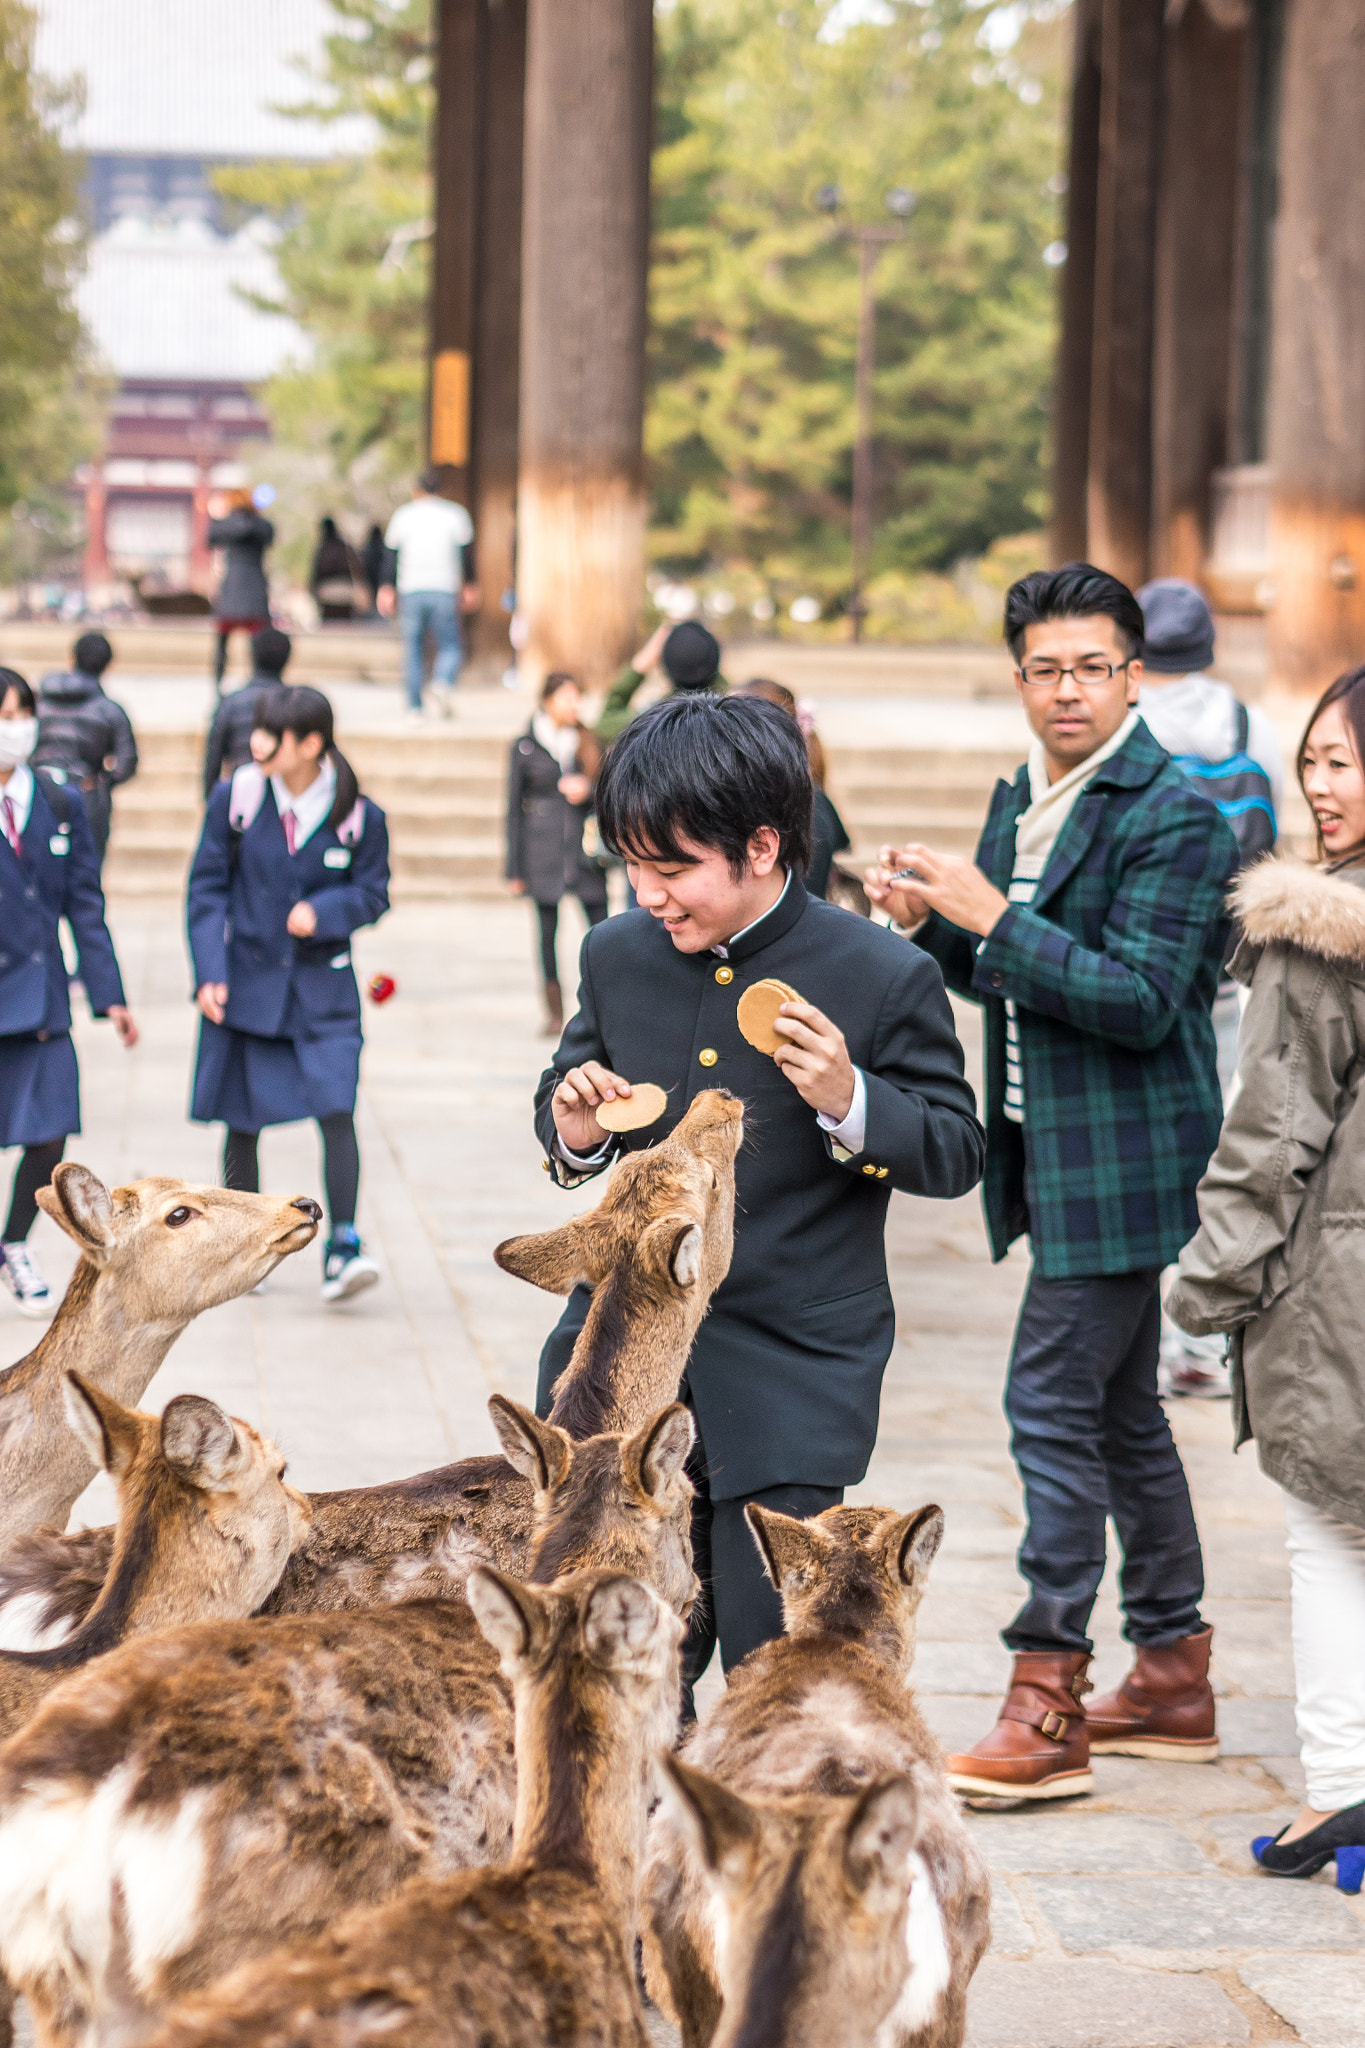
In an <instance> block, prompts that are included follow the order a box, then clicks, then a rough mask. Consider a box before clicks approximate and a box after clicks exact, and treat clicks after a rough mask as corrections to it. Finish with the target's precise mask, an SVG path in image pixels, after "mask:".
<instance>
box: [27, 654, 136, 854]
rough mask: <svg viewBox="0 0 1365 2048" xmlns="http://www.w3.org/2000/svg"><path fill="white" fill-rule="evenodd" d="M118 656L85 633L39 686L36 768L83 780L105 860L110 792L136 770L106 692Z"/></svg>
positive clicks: (122, 723) (123, 719) (129, 733)
mask: <svg viewBox="0 0 1365 2048" xmlns="http://www.w3.org/2000/svg"><path fill="white" fill-rule="evenodd" d="M113 658H114V650H113V648H112V647H111V646H110V645H109V642H108V641H107V640H106V639H105V637H104V635H103V633H82V634H81V637H80V639H79V640H78V641H77V642H76V644H75V646H74V647H73V648H72V650H71V662H72V666H71V668H70V670H69V671H68V672H66V673H65V674H57V675H50V676H44V677H43V680H42V681H41V683H39V685H38V744H37V746H36V747H35V748H34V751H33V765H34V767H35V768H46V769H47V770H48V771H49V772H50V773H54V774H55V775H57V776H62V775H65V776H68V777H70V778H72V779H73V780H75V781H76V782H78V783H79V784H80V790H81V795H82V797H83V798H84V802H85V815H86V818H87V819H88V821H89V824H90V830H91V833H92V835H93V837H94V841H95V851H96V853H97V854H98V856H99V859H100V863H101V865H103V862H104V855H105V851H106V849H107V847H108V845H109V825H110V820H111V816H112V810H113V800H112V796H111V792H112V791H113V790H115V789H117V788H118V787H119V786H120V784H122V783H125V782H131V781H132V779H133V777H134V776H135V775H136V774H137V741H136V739H135V738H134V736H133V727H132V722H131V720H130V719H129V717H128V713H127V712H126V711H125V710H124V708H123V706H122V705H121V704H115V702H114V701H113V699H112V697H106V696H105V694H104V684H103V681H102V678H103V676H104V673H105V670H106V669H107V668H108V666H109V664H110V662H111V661H112V660H113Z"/></svg>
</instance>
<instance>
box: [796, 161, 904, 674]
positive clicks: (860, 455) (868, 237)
mask: <svg viewBox="0 0 1365 2048" xmlns="http://www.w3.org/2000/svg"><path fill="white" fill-rule="evenodd" d="M815 203H816V205H817V206H818V207H819V209H820V211H821V212H822V213H828V214H831V215H832V214H835V213H837V212H838V210H839V205H840V197H839V188H838V186H837V185H822V186H821V188H820V190H819V191H818V192H817V193H816V195H815ZM918 204H919V195H918V193H915V192H911V191H910V190H908V188H907V187H906V186H904V185H897V186H895V187H893V189H892V190H891V191H890V192H888V193H887V195H886V210H887V212H888V213H892V214H895V215H896V217H897V219H898V220H900V221H906V220H908V219H909V217H910V215H911V214H912V213H913V212H914V210H915V208H916V206H917V205H918ZM839 234H840V237H841V239H842V240H844V241H848V242H856V243H857V245H858V343H857V355H856V358H855V363H854V372H853V409H854V417H855V438H854V442H853V506H852V512H851V516H850V519H849V542H850V554H851V557H852V571H853V588H852V593H851V595H850V597H849V603H848V611H849V617H850V618H851V619H852V621H853V638H854V639H855V641H856V640H861V639H862V637H863V619H864V617H865V616H866V612H867V607H866V605H865V603H864V602H863V586H864V584H865V583H866V581H867V570H868V563H869V562H870V560H871V555H872V397H873V392H872V385H873V377H874V374H875V371H876V367H877V300H876V295H875V293H874V292H873V289H872V273H873V271H874V270H875V269H876V267H877V258H878V257H879V256H880V255H881V253H882V250H883V249H884V248H885V247H886V245H887V243H888V242H899V241H900V240H902V238H903V237H904V234H905V229H904V227H885V228H883V227H873V226H871V225H858V224H850V225H848V226H846V227H842V228H840V230H839Z"/></svg>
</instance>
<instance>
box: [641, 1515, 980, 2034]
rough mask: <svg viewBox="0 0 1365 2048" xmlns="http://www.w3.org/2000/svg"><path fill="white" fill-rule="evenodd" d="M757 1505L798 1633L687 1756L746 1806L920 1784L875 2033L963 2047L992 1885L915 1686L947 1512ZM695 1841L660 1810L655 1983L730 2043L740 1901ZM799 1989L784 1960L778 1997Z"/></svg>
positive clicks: (761, 1539)
mask: <svg viewBox="0 0 1365 2048" xmlns="http://www.w3.org/2000/svg"><path fill="white" fill-rule="evenodd" d="M745 1512H746V1516H747V1519H748V1522H749V1528H750V1531H751V1533H752V1535H753V1536H754V1539H755V1541H756V1542H757V1544H758V1546H759V1549H760V1551H761V1553H762V1556H763V1561H764V1564H765V1566H766V1568H767V1571H768V1575H769V1577H770V1578H771V1579H772V1582H773V1584H774V1585H775V1586H776V1588H777V1590H778V1592H779V1593H780V1595H781V1598H782V1614H783V1623H784V1627H785V1631H786V1632H785V1634H783V1635H782V1636H780V1637H778V1638H777V1639H776V1641H774V1642H770V1643H765V1644H763V1645H762V1646H761V1647H760V1648H759V1649H757V1650H754V1651H753V1652H752V1653H751V1654H750V1655H749V1656H748V1657H746V1658H745V1659H744V1662H743V1663H742V1664H740V1665H739V1666H738V1667H737V1669H735V1670H734V1671H732V1672H731V1673H730V1679H729V1684H728V1686H727V1688H726V1691H725V1693H724V1695H723V1697H722V1698H721V1699H720V1700H719V1701H718V1702H717V1703H716V1705H715V1707H714V1708H713V1710H712V1712H711V1714H710V1716H709V1717H708V1719H707V1720H706V1721H705V1722H704V1723H702V1724H701V1726H699V1727H697V1728H696V1729H694V1730H693V1732H692V1734H691V1735H690V1737H689V1738H688V1741H687V1743H686V1744H685V1746H684V1748H683V1751H682V1756H683V1759H684V1761H685V1762H686V1763H688V1764H691V1765H693V1766H695V1767H697V1768H699V1769H704V1770H705V1771H707V1772H708V1773H710V1775H711V1776H712V1777H714V1778H716V1779H717V1780H719V1782H720V1784H721V1786H722V1787H724V1788H725V1790H727V1791H729V1792H733V1793H735V1794H737V1795H739V1797H740V1798H742V1799H773V1798H792V1797H809V1796H811V1795H816V1796H823V1797H827V1796H829V1795H836V1796H841V1797H849V1796H856V1795H859V1794H861V1793H863V1792H865V1791H866V1790H867V1788H868V1787H869V1786H871V1785H874V1784H876V1783H877V1782H878V1781H880V1780H882V1779H886V1778H902V1777H903V1778H907V1779H909V1781H910V1783H911V1785H912V1786H913V1789H914V1794H915V1809H916V1820H915V1834H914V1844H913V1847H912V1848H911V1850H910V1855H909V1870H910V1885H909V1903H908V1907H907V1911H906V1914H905V1916H904V1921H903V1928H902V1932H901V1934H899V1935H897V1937H896V1940H895V1942H894V1943H893V1946H892V1950H891V1952H890V1953H889V1954H888V1957H887V1968H888V1970H889V1971H890V1972H891V1974H892V1975H893V1976H894V1978H895V1985H896V1994H895V1997H894V1999H892V2001H891V2002H890V2004H889V2007H888V2011H887V2015H886V2018H885V2019H884V2020H883V2021H882V2023H881V2028H880V2031H879V2032H878V2033H877V2034H876V2036H875V2037H874V2038H875V2041H876V2044H877V2048H911V2044H914V2048H960V2043H961V2041H962V2038H963V2031H964V2028H965V2026H966V2007H967V1986H968V1984H969V1982H970V1980H971V1976H972V1973H973V1971H974V1970H975V1968H976V1966H977V1963H978V1962H979V1961H980V1959H981V1956H982V1954H983V1953H984V1951H985V1948H986V1944H987V1942H988V1940H989V1938H990V1911H989V1909H990V1881H989V1879H988V1877H987V1874H986V1867H985V1864H984V1863H983V1861H982V1859H981V1856H980V1854H979V1852H978V1851H977V1849H976V1847H975V1845H974V1844H973V1842H972V1840H971V1838H970V1836H969V1835H968V1833H967V1829H966V1826H965V1824H964V1822H963V1819H962V1815H961V1812H960V1810H959V1807H958V1802H957V1800H956V1798H955V1797H954V1796H953V1793H952V1792H951V1791H950V1789H949V1786H948V1781H947V1778H946V1777H945V1775H944V1771H943V1762H942V1757H941V1755H940V1752H939V1748H938V1744H937V1743H936V1742H935V1740H934V1738H933V1736H932V1735H931V1734H930V1732H929V1730H928V1728H927V1727H926V1726H925V1724H924V1721H923V1720H922V1718H921V1716H920V1713H919V1710H918V1708H917V1707H916V1705H915V1701H914V1696H913V1694H912V1693H911V1692H910V1689H909V1686H908V1683H907V1681H908V1677H909V1672H910V1666H911V1663H912V1661H913V1659H914V1654H915V1616H916V1611H917V1609H918V1607H919V1605H920V1601H921V1600H922V1598H923V1596H924V1589H925V1586H926V1584H927V1580H928V1571H929V1566H930V1564H931V1563H932V1561H933V1559H934V1557H935V1555H936V1554H937V1551H938V1547H939V1544H940V1543H941V1541H942V1539H943V1510H942V1509H941V1508H938V1507H923V1508H919V1509H917V1510H916V1511H915V1512H914V1513H913V1514H908V1515H900V1514H897V1513H895V1512H894V1510H892V1509H890V1508H875V1507H836V1508H827V1509H826V1510H825V1512H824V1513H823V1514H821V1515H816V1516H814V1517H812V1519H811V1520H810V1521H807V1522H801V1521H796V1520H794V1519H793V1518H792V1517H790V1516H788V1515H780V1514H777V1513H776V1512H775V1511H774V1510H773V1509H771V1508H764V1507H761V1506H759V1505H758V1504H757V1503H751V1504H750V1506H749V1507H748V1508H747V1509H746V1511H745ZM694 1840H695V1830H692V1831H690V1832H689V1831H688V1830H686V1829H685V1828H684V1827H683V1826H681V1825H680V1822H679V1819H678V1814H677V1811H676V1808H674V1809H672V1810H669V1809H660V1811H659V1813H658V1814H656V1816H655V1819H654V1822H653V1824H652V1826H651V1830H650V1841H649V1854H648V1860H647V1865H646V1869H645V1873H644V1878H643V1881H642V1917H643V1921H644V1927H643V1933H644V1945H645V1972H646V1981H647V1983H648V1985H649V1990H650V1996H651V1997H652V1998H653V1999H654V2000H655V2002H656V2003H657V2004H658V2005H659V2006H660V2007H661V2008H662V2009H663V2010H664V2011H665V2012H668V2013H669V2014H670V2015H671V2016H672V2017H674V2018H675V2019H676V2021H677V2023H678V2024H679V2025H680V2026H681V2028H682V2033H683V2041H684V2043H685V2048H703V2044H705V2043H707V2042H710V2041H711V2040H712V2039H713V2037H714V2036H715V2032H716V2028H717V2025H718V2024H719V2021H720V2015H721V2010H722V1992H721V1978H722V1970H721V1965H720V1957H721V1955H722V1954H723V1952H724V1951H725V1948H726V1945H727V1943H728V1941H729V1939H730V1926H729V1921H728V1918H727V1915H728V1911H729V1909H728V1907H727V1905H726V1900H727V1897H728V1894H727V1893H726V1892H725V1890H724V1889H723V1888H722V1889H720V1890H719V1891H717V1890H716V1889H715V1887H714V1886H713V1884H712V1883H711V1882H710V1879H709V1877H708V1872H707V1870H706V1868H705V1867H704V1860H703V1859H702V1858H700V1857H699V1856H698V1855H697V1853H696V1852H695V1850H694V1848H693V1847H692V1842H693V1841H694ZM804 1881H805V1880H804V1879H803V1880H802V1882H803V1883H804ZM774 1967H775V1968H776V1965H775V1966H774ZM791 1967H792V1968H793V1969H794V1968H795V1959H793V1960H792V1964H791ZM785 1982H786V1980H785V1979H783V1978H782V1977H781V1972H780V1970H779V1971H778V1975H777V1977H775V1978H774V1980H773V1984H772V1987H771V1988H772V1991H773V1995H774V1996H776V1995H777V1990H778V1989H780V1988H781V1987H782V1985H784V1984H785ZM774 2038H777V2037H774ZM727 2039H728V2035H727Z"/></svg>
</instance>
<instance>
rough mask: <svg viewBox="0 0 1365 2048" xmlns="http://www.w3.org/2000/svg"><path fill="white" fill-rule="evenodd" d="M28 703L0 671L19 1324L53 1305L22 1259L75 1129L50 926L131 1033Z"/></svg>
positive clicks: (6, 1095) (67, 1016)
mask: <svg viewBox="0 0 1365 2048" xmlns="http://www.w3.org/2000/svg"><path fill="white" fill-rule="evenodd" d="M37 739H38V709H37V701H36V699H35V697H34V694H33V692H32V690H31V689H30V688H29V686H28V684H27V683H26V682H25V680H24V678H23V677H22V676H21V675H19V674H17V673H16V671H15V670H14V669H10V668H0V1146H4V1145H21V1146H22V1147H23V1153H22V1156H21V1158H20V1160H19V1164H18V1167H17V1168H16V1170H15V1175H14V1182H13V1187H12V1189H11V1193H10V1206H9V1214H8V1216H7V1218H6V1221H5V1227H4V1236H3V1242H0V1282H3V1284H4V1286H5V1288H6V1290H7V1292H8V1293H9V1296H10V1299H11V1300H12V1301H13V1302H14V1304H15V1306H16V1307H17V1308H18V1310H19V1312H20V1314H21V1315H26V1316H42V1315H46V1314H47V1313H48V1312H49V1311H50V1309H51V1308H52V1305H53V1304H52V1297H51V1294H50V1292H49V1289H48V1286H47V1282H46V1281H45V1280H44V1279H43V1276H42V1274H41V1273H40V1272H39V1270H38V1267H37V1265H36V1263H35V1261H34V1258H33V1254H32V1252H31V1251H30V1250H29V1248H28V1234H29V1231H30V1230H31V1229H32V1228H33V1222H34V1218H35V1216H36V1215H37V1203H36V1201H35V1199H34V1198H35V1196H36V1195H37V1192H38V1190H39V1188H42V1187H46V1185H47V1183H48V1182H49V1181H50V1180H51V1178H52V1169H53V1167H54V1166H56V1164H57V1162H58V1160H59V1159H60V1158H61V1156H62V1153H63V1150H64V1149H65V1146H66V1141H67V1139H68V1138H69V1137H71V1136H72V1135H73V1134H74V1133H75V1132H77V1131H79V1130H80V1127H81V1105H80V1076H79V1072H78V1069H77V1066H76V1051H75V1047H74V1046H73V1045H72V1043H71V999H70V994H69V984H68V980H67V971H66V962H65V960H64V959H63V957H62V946H61V937H60V932H59V927H60V925H61V922H62V919H63V918H65V920H66V922H67V925H68V926H69V928H70V931H71V935H72V937H73V938H74V940H75V942H76V953H77V958H78V961H79V967H80V978H81V981H82V983H83V984H84V987H85V992H86V996H87V998H88V1000H89V1003H90V1008H91V1010H92V1012H93V1014H94V1015H95V1016H96V1017H108V1018H110V1019H111V1021H112V1023H113V1026H114V1029H115V1030H116V1031H117V1033H118V1035H119V1039H120V1041H121V1042H122V1043H123V1044H124V1045H125V1046H129V1047H132V1046H134V1045H136V1044H137V1035H138V1034H137V1026H136V1024H135V1023H134V1022H133V1019H132V1017H131V1015H130V1014H129V1011H128V1008H127V1005H126V1004H125V1002H124V999H123V982H122V979H121V977H120V975H119V969H118V961H117V959H116V958H115V956H114V946H113V941H112V940H111V938H110V937H109V929H108V926H107V925H106V924H105V921H104V895H103V892H102V890H101V888H100V868H99V856H98V854H97V852H96V850H95V841H94V837H93V835H92V833H91V830H90V821H89V819H88V818H87V816H86V813H85V806H84V804H83V803H82V801H81V794H80V791H79V790H78V789H77V788H75V787H74V786H73V785H72V784H70V783H67V784H65V785H61V784H57V783H55V782H53V781H52V780H51V778H50V777H49V776H47V775H46V774H45V773H44V772H43V770H42V769H41V768H40V769H37V770H35V769H33V768H31V767H30V766H29V762H30V758H31V756H32V754H33V749H34V747H35V745H36V744H37Z"/></svg>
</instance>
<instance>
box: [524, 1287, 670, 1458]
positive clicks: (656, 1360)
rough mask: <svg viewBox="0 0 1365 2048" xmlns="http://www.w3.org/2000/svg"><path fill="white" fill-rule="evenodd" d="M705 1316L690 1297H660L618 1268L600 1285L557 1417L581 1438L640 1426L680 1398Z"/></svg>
mask: <svg viewBox="0 0 1365 2048" xmlns="http://www.w3.org/2000/svg"><path fill="white" fill-rule="evenodd" d="M693 1291H694V1292H696V1290H693ZM703 1305H704V1304H703ZM700 1320H701V1315H700V1308H699V1307H694V1306H693V1304H692V1302H691V1300H690V1299H689V1300H679V1299H677V1298H676V1297H667V1296H665V1297H664V1298H663V1299H660V1298H659V1297H658V1296H656V1295H651V1294H650V1293H649V1292H648V1291H647V1290H646V1289H645V1288H644V1287H642V1286H641V1285H640V1283H639V1281H638V1279H637V1278H636V1277H635V1275H633V1274H632V1273H630V1272H629V1271H628V1270H627V1269H626V1268H624V1267H618V1268H617V1269H616V1271H615V1272H613V1273H610V1274H608V1276H607V1278H606V1279H605V1280H603V1281H601V1282H599V1284H598V1285H597V1287H595V1288H594V1290H593V1297H592V1302H591V1305H590V1307H589V1309H588V1316H587V1321H586V1322H585V1323H584V1325H583V1327H582V1329H581V1330H580V1331H579V1333H578V1340H577V1342H576V1343H575V1345H574V1348H573V1351H572V1353H571V1355H570V1358H569V1363H568V1365H567V1366H566V1367H565V1369H564V1373H563V1375H562V1377H561V1379H560V1382H559V1386H558V1390H557V1391H556V1394H555V1403H554V1407H553V1408H552V1409H551V1411H550V1420H551V1422H554V1423H557V1424H558V1425H559V1427H560V1428H561V1429H567V1430H568V1432H569V1435H570V1436H572V1437H576V1438H581V1437H588V1436H602V1435H604V1434H606V1433H607V1432H609V1431H613V1430H632V1429H639V1428H640V1426H641V1425H642V1424H643V1423H645V1422H648V1421H649V1419H650V1417H651V1416H652V1415H657V1413H658V1411H659V1410H660V1408H666V1407H667V1406H668V1404H669V1402H670V1401H676V1400H677V1398H678V1386H679V1383H680V1382H681V1380H682V1376H683V1369H684V1367H685V1366H686V1364H687V1354H688V1352H689V1351H690V1350H691V1348H692V1339H693V1337H694V1336H695V1335H696V1332H697V1324H698V1322H699V1321H700Z"/></svg>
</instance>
